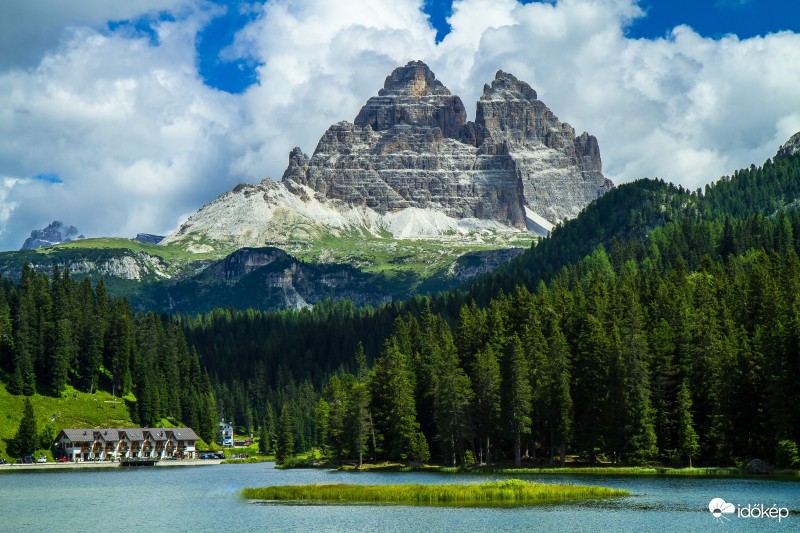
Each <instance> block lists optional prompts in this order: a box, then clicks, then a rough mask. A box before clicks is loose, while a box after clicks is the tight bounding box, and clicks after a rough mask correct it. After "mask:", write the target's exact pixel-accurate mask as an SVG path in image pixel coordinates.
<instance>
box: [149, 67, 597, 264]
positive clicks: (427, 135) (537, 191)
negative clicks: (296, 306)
mask: <svg viewBox="0 0 800 533" xmlns="http://www.w3.org/2000/svg"><path fill="white" fill-rule="evenodd" d="M466 116H467V115H466V110H465V108H464V105H463V104H462V102H461V99H460V98H459V97H458V96H456V95H453V94H452V93H451V92H450V91H449V90H448V89H447V88H446V87H445V86H444V85H443V84H442V83H441V82H440V81H439V80H437V79H436V78H435V76H434V74H433V72H431V70H430V69H429V68H428V67H427V65H425V64H424V63H422V62H419V61H416V62H410V63H408V64H407V65H406V66H404V67H400V68H397V69H395V71H394V72H392V73H391V74H390V75H389V76H388V77H387V78H386V81H385V83H384V87H383V89H381V90H380V91H379V93H378V95H377V96H374V97H372V98H370V99H369V100H368V101H367V103H366V104H365V105H364V107H363V108H362V109H361V110H360V111H359V113H358V115H357V116H356V118H355V120H354V121H353V122H352V123H350V122H339V123H336V124H334V125H332V126H331V127H330V128H328V130H327V131H326V132H325V134H323V136H322V138H321V139H320V141H319V143H318V145H317V147H316V149H315V151H314V153H313V155H312V156H311V157H308V156H307V155H306V154H304V153H303V152H302V150H301V149H300V148H295V149H294V150H292V151H291V153H290V154H289V165H288V167H287V168H286V170H285V172H284V173H283V177H282V180H281V181H280V182H275V181H272V180H269V179H266V180H264V181H262V182H261V183H260V184H258V185H238V186H237V187H236V188H234V189H233V190H232V191H230V192H228V193H225V194H223V195H222V196H220V197H218V198H217V199H215V200H214V201H212V202H211V203H209V204H207V205H206V206H204V207H202V208H201V209H200V210H199V211H198V212H197V213H195V214H194V215H192V216H191V217H190V218H189V220H187V222H186V223H185V224H183V225H182V226H181V227H180V228H178V230H176V231H175V232H174V233H172V234H171V235H168V236H167V238H166V239H165V240H164V242H165V243H178V244H181V245H182V246H184V247H185V248H186V249H187V250H189V251H202V252H209V251H211V250H219V249H235V248H239V247H242V246H263V245H265V244H267V243H269V244H286V243H288V242H291V241H302V242H304V243H307V242H308V241H309V240H315V239H324V238H329V237H336V238H338V237H342V236H347V235H351V236H352V235H356V236H358V237H359V238H380V237H392V238H399V239H417V238H425V239H430V238H435V239H437V240H441V241H443V242H455V243H460V244H464V243H481V242H484V240H485V237H486V236H487V235H488V236H500V235H510V236H513V235H528V236H529V238H530V237H533V236H534V235H546V234H547V232H548V231H549V230H550V229H551V228H552V225H553V224H555V223H557V222H559V221H561V220H564V219H568V218H572V217H574V216H576V215H577V214H578V213H579V212H580V210H581V209H583V207H585V206H586V205H587V204H588V203H589V202H591V201H592V200H594V199H595V198H597V197H599V196H601V195H602V194H603V193H605V192H606V191H608V190H609V189H610V188H611V187H612V183H611V182H610V181H609V180H607V179H605V178H604V177H603V175H602V172H601V166H602V165H601V160H600V150H599V148H598V144H597V140H596V139H595V138H594V137H593V136H591V135H589V134H587V133H583V134H581V135H579V136H577V137H576V136H575V131H574V130H573V128H572V127H571V126H570V125H569V124H566V123H561V122H559V120H558V118H557V117H556V116H555V115H554V114H553V113H552V112H551V111H550V110H549V109H548V108H547V106H545V105H544V104H543V103H542V102H541V101H540V100H538V99H537V96H536V91H534V90H533V89H532V88H531V87H530V86H529V85H528V84H526V83H524V82H522V81H519V80H517V79H516V78H515V77H514V76H512V75H511V74H507V73H505V72H502V71H499V72H498V73H497V75H496V77H495V80H494V81H493V82H492V84H491V86H489V85H487V86H486V87H485V88H484V92H483V95H482V96H481V98H480V100H479V102H478V104H477V111H476V119H475V122H468V121H467V120H466Z"/></svg>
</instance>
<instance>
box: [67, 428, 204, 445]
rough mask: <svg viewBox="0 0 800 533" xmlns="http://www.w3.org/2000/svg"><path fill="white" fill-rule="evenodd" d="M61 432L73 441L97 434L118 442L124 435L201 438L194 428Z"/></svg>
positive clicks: (138, 438)
mask: <svg viewBox="0 0 800 533" xmlns="http://www.w3.org/2000/svg"><path fill="white" fill-rule="evenodd" d="M61 433H63V434H64V435H65V436H66V437H67V438H68V439H69V440H71V441H73V442H91V441H94V440H95V436H97V437H98V438H100V439H102V440H104V441H105V442H117V441H118V440H120V439H121V438H122V437H123V435H124V436H127V437H128V439H129V440H131V441H143V440H145V438H148V437H149V438H150V439H152V440H154V441H159V442H160V441H166V440H167V439H169V438H170V436H172V437H173V438H175V439H176V440H194V441H198V440H200V437H198V436H197V433H195V432H194V430H193V429H192V428H66V429H62V430H61ZM59 435H60V433H59Z"/></svg>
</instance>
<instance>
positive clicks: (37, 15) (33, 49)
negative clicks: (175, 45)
mask: <svg viewBox="0 0 800 533" xmlns="http://www.w3.org/2000/svg"><path fill="white" fill-rule="evenodd" d="M188 1H189V0H124V1H123V2H109V1H108V0H77V1H60V0H56V1H53V0H3V2H2V5H0V69H2V68H7V67H10V66H18V67H35V66H36V64H38V62H39V61H40V60H41V58H42V56H43V55H44V53H45V52H47V51H48V50H51V49H52V48H53V47H55V46H57V45H58V44H59V42H60V41H61V40H62V39H63V38H64V37H65V35H64V32H65V29H66V28H69V27H74V26H90V27H97V26H102V25H105V24H106V22H108V21H109V20H126V19H130V18H133V17H138V16H142V15H144V14H148V13H156V12H158V11H163V10H170V9H175V8H178V7H180V6H181V5H183V4H186V3H187V2H188Z"/></svg>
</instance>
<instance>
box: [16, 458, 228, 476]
mask: <svg viewBox="0 0 800 533" xmlns="http://www.w3.org/2000/svg"><path fill="white" fill-rule="evenodd" d="M221 462H222V459H195V460H193V461H192V460H187V461H159V462H158V463H156V466H157V467H178V466H205V465H218V464H220V463H221ZM121 466H122V463H116V462H111V461H96V462H93V461H85V462H84V461H80V462H77V463H33V464H17V463H8V464H5V465H0V473H3V472H31V471H34V470H37V471H45V470H46V471H50V470H76V469H77V470H81V469H108V468H120V467H121ZM131 468H147V467H131Z"/></svg>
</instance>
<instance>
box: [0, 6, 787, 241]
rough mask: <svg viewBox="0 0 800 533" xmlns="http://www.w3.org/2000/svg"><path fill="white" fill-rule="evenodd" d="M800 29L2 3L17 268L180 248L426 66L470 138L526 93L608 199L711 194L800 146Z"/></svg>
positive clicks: (432, 12)
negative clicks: (653, 191) (68, 232)
mask: <svg viewBox="0 0 800 533" xmlns="http://www.w3.org/2000/svg"><path fill="white" fill-rule="evenodd" d="M798 26H800V2H795V1H793V0H749V1H746V0H695V1H689V0H672V1H668V0H558V1H557V2H547V3H544V2H528V1H524V0H451V1H431V0H392V1H391V2H388V1H386V0H357V1H356V0H354V1H352V2H333V1H331V0H269V1H268V2H266V3H265V2H264V1H262V0H125V1H124V2H110V1H108V0H76V1H72V2H53V1H52V0H4V1H3V2H0V137H1V138H3V139H4V142H3V143H0V249H15V248H18V247H19V246H20V245H21V243H22V242H23V241H24V239H25V237H26V236H27V235H28V234H29V233H30V231H31V230H32V229H34V228H41V227H44V226H45V225H47V224H48V223H49V222H51V221H52V220H54V219H60V220H62V221H63V222H65V223H66V224H68V225H75V226H76V227H78V228H79V230H80V231H81V233H84V234H86V235H88V236H113V235H118V236H129V237H130V236H134V235H136V234H137V233H155V234H164V233H167V232H170V231H172V230H173V229H175V228H176V227H177V226H178V225H179V224H180V223H182V222H183V221H185V220H186V218H187V217H188V216H190V215H191V214H192V213H193V212H195V211H196V210H197V209H198V208H199V207H200V206H202V205H203V204H205V203H207V202H209V201H210V200H211V199H213V198H214V197H215V196H217V195H219V194H222V193H224V192H225V191H227V190H230V189H231V188H233V187H234V186H235V185H236V184H237V183H241V182H250V183H253V182H258V181H260V180H261V179H264V178H272V179H280V176H281V175H282V173H283V170H284V169H285V167H286V164H287V161H288V153H289V151H290V150H291V149H292V148H293V147H294V146H300V147H301V148H302V149H303V150H304V151H305V152H307V153H311V152H313V150H314V148H315V146H316V143H317V141H318V140H319V138H320V136H321V135H322V134H323V133H324V131H325V130H326V128H327V127H328V126H329V125H331V124H333V123H335V122H338V121H342V120H349V121H352V120H353V117H355V116H356V114H357V113H358V110H359V109H360V107H361V106H362V105H363V103H364V102H365V101H366V100H367V99H368V98H369V97H370V96H372V95H374V94H376V93H377V91H378V89H379V88H380V87H381V86H382V84H383V81H384V79H385V77H386V76H387V75H388V74H389V73H390V72H391V71H392V69H394V68H396V67H397V66H400V65H403V64H405V63H406V62H408V61H410V60H423V61H425V62H426V63H428V65H429V66H430V67H431V69H432V70H433V71H434V72H435V74H436V76H437V78H438V79H440V80H441V81H442V82H443V83H444V84H445V85H446V86H447V87H448V88H449V89H450V90H451V91H452V92H453V93H455V94H457V95H459V96H460V97H461V98H462V100H463V102H464V104H465V106H466V109H467V113H468V115H469V116H470V117H471V118H472V117H473V116H474V111H475V102H476V100H477V99H478V98H479V97H480V94H481V90H482V87H483V85H484V84H485V83H489V82H491V80H492V78H493V77H494V74H495V72H496V71H497V70H499V69H502V70H505V71H507V72H511V73H512V74H514V75H516V76H517V77H518V78H520V79H522V80H524V81H526V82H528V83H530V84H531V86H532V87H534V89H536V91H537V93H538V95H539V98H540V99H541V100H542V101H543V102H544V103H545V104H546V105H547V106H548V107H549V108H550V109H551V110H552V111H553V112H554V113H555V114H556V115H557V116H558V117H559V118H560V119H561V120H563V121H566V122H569V123H570V124H571V125H572V126H573V127H574V128H575V130H576V134H578V133H580V132H583V131H588V132H589V133H591V134H593V135H595V136H596V137H597V138H598V141H599V145H600V152H601V155H602V159H603V172H604V174H605V175H606V176H607V177H609V178H610V179H612V180H614V181H615V182H617V183H621V182H624V181H629V180H632V179H636V178H640V177H644V176H649V177H655V176H657V177H660V178H663V179H666V180H670V181H674V182H676V183H681V184H682V185H684V186H686V187H690V188H695V187H699V186H702V185H704V184H705V183H708V182H709V181H712V180H714V179H717V178H719V177H720V176H722V175H724V174H729V173H731V172H733V171H735V170H736V169H738V168H742V167H746V166H749V165H750V164H751V163H755V164H760V163H762V162H763V161H764V160H765V159H767V158H768V157H771V156H773V155H774V154H775V152H776V150H777V148H778V146H779V145H780V144H781V143H783V142H784V141H785V140H786V139H788V137H789V136H790V135H791V134H793V133H795V132H797V131H800V91H798V90H797V87H800V33H798V32H800V28H799V27H798Z"/></svg>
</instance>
